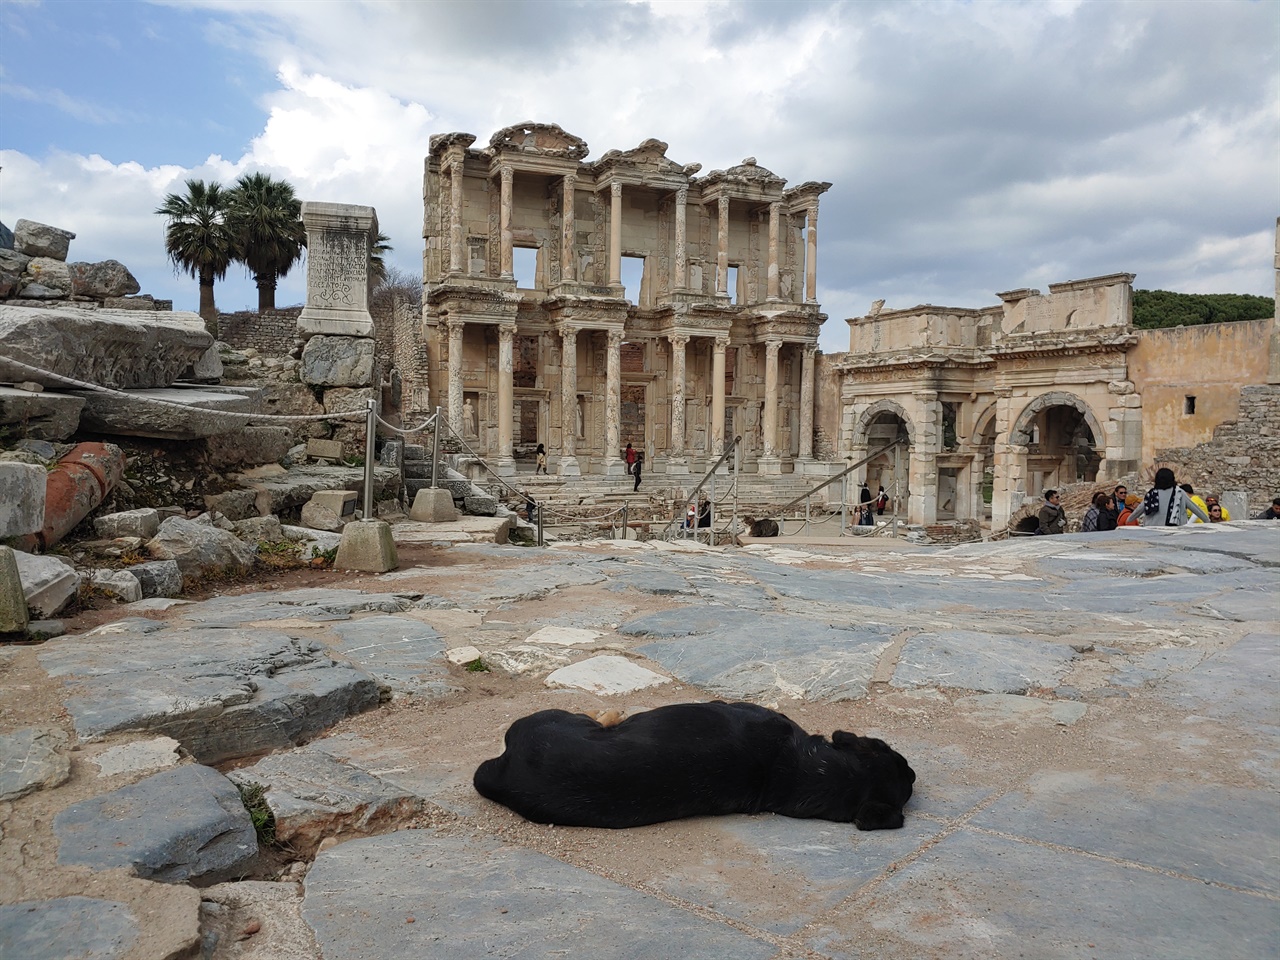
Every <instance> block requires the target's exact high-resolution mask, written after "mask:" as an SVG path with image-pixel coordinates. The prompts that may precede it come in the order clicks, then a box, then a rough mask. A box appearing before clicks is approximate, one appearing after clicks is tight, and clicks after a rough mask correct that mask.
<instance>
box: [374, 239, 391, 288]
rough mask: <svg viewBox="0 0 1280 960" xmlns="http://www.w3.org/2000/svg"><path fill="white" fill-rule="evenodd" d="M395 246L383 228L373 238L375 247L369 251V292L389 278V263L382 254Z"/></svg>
mask: <svg viewBox="0 0 1280 960" xmlns="http://www.w3.org/2000/svg"><path fill="white" fill-rule="evenodd" d="M394 249H395V247H393V246H391V238H390V237H388V236H387V235H386V234H385V233H383V232H382V231H381V230H379V231H378V235H377V236H376V237H374V238H373V249H372V250H371V251H369V292H370V293H372V292H373V291H374V290H376V289H377V288H378V287H379V286H381V285H382V284H383V283H385V282H386V280H387V264H386V262H385V261H384V260H383V259H382V255H383V254H385V253H390V252H391V251H392V250H394Z"/></svg>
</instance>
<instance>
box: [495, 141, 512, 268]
mask: <svg viewBox="0 0 1280 960" xmlns="http://www.w3.org/2000/svg"><path fill="white" fill-rule="evenodd" d="M498 173H499V175H500V176H501V178H502V194H501V196H500V199H499V211H500V214H499V216H500V217H501V219H500V220H499V223H500V227H499V229H500V231H501V238H502V239H501V244H502V279H503V280H510V279H512V278H513V277H514V276H515V263H514V258H513V254H512V252H511V183H512V180H513V179H514V178H515V171H514V170H512V169H511V168H510V167H506V166H504V167H502V168H501V169H500V170H499V171H498Z"/></svg>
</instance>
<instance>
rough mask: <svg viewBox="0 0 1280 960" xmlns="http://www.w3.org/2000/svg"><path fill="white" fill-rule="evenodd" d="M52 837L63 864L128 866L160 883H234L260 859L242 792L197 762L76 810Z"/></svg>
mask: <svg viewBox="0 0 1280 960" xmlns="http://www.w3.org/2000/svg"><path fill="white" fill-rule="evenodd" d="M53 832H54V834H55V836H57V838H58V862H59V863H61V864H83V865H85V866H90V867H93V868H94V869H96V870H110V869H112V868H117V867H123V868H124V869H126V870H129V871H131V872H132V873H133V874H134V875H136V876H139V877H142V878H144V879H149V880H156V881H159V882H161V883H187V882H205V883H209V882H215V881H217V880H225V879H229V878H230V877H234V876H237V875H240V874H243V873H244V872H245V871H246V870H247V869H248V867H249V866H250V865H251V864H252V863H253V862H254V860H255V859H256V858H257V855H258V840H257V836H256V835H255V833H254V830H253V821H252V820H250V819H249V812H248V811H247V810H246V809H245V808H244V803H243V802H242V801H241V800H240V791H239V790H237V789H236V787H235V786H234V785H233V784H232V783H231V781H230V780H228V779H227V778H226V777H224V776H223V775H222V774H220V773H218V771H216V770H214V769H212V768H210V767H204V766H200V765H199V764H187V765H186V766H182V767H178V768H176V769H174V770H166V771H164V772H163V773H157V774H155V775H154V776H151V777H148V778H146V779H145V780H141V781H139V782H138V783H135V784H133V785H131V786H128V787H123V788H121V789H119V790H113V791H111V792H110V793H105V794H102V795H101V796H98V797H94V798H93V799H91V800H84V801H82V802H80V803H76V804H72V805H71V806H69V807H67V808H66V809H65V810H63V811H62V812H61V813H59V814H58V815H57V816H56V817H55V818H54V821H53Z"/></svg>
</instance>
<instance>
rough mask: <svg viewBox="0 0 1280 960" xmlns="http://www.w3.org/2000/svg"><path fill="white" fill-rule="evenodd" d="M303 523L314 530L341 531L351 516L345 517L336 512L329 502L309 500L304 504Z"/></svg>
mask: <svg viewBox="0 0 1280 960" xmlns="http://www.w3.org/2000/svg"><path fill="white" fill-rule="evenodd" d="M301 520H302V525H303V526H304V527H310V528H311V529H312V530H326V531H328V532H329V533H340V532H341V531H342V528H343V526H344V525H345V524H347V523H348V522H349V520H350V518H345V519H344V518H343V517H341V516H339V515H338V514H336V513H334V511H333V507H332V506H330V505H329V504H327V503H313V502H307V503H304V504H303V505H302V515H301Z"/></svg>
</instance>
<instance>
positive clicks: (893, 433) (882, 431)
mask: <svg viewBox="0 0 1280 960" xmlns="http://www.w3.org/2000/svg"><path fill="white" fill-rule="evenodd" d="M910 439H911V433H910V431H909V430H908V429H907V423H906V421H905V420H903V419H902V417H900V416H899V415H898V414H897V413H895V412H893V411H892V410H882V411H881V412H880V413H878V414H876V415H875V416H874V417H873V418H872V419H871V420H870V421H869V422H868V423H867V433H866V439H865V443H866V449H867V452H868V453H870V452H871V451H872V450H877V449H879V448H880V447H883V446H885V445H887V444H890V443H893V442H894V441H895V440H901V441H902V443H900V444H899V445H898V446H897V447H895V448H894V449H892V450H889V451H887V452H885V453H882V454H880V455H879V456H878V457H876V458H875V459H874V460H872V461H870V462H869V463H868V464H867V473H866V477H867V479H866V483H867V486H868V487H869V488H870V490H871V493H872V495H873V496H875V495H876V494H878V493H879V491H880V487H882V486H883V487H884V491H885V493H886V494H888V496H889V507H888V508H886V510H885V512H886V513H889V512H893V513H905V512H906V509H907V498H908V497H909V496H910V495H911V491H910V490H909V489H908V486H909V485H908V473H909V470H908V463H909V451H910V446H909V444H910ZM855 496H856V494H855Z"/></svg>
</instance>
